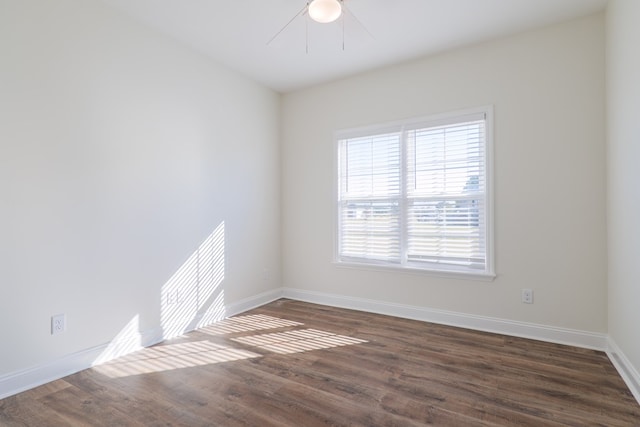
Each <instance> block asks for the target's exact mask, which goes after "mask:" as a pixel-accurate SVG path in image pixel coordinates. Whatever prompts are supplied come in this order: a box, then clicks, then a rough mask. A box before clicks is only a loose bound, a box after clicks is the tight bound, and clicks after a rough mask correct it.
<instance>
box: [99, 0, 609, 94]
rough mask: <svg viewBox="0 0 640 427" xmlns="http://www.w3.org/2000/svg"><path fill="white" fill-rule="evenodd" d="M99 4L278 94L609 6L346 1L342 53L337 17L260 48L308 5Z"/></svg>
mask: <svg viewBox="0 0 640 427" xmlns="http://www.w3.org/2000/svg"><path fill="white" fill-rule="evenodd" d="M103 1H104V2H105V3H107V4H110V5H112V6H114V7H116V8H118V9H120V10H122V11H124V12H125V13H126V14H128V15H130V16H132V17H134V18H136V19H138V20H140V21H143V22H144V23H146V24H148V25H150V26H152V27H155V28H157V29H159V30H160V31H162V32H164V33H166V34H169V35H171V36H173V37H175V38H176V39H179V40H181V41H182V42H184V43H187V44H189V45H191V46H193V47H194V48H195V49H197V50H199V51H201V52H204V53H206V54H207V55H209V56H211V57H212V58H214V59H216V60H217V61H218V62H220V63H222V64H225V65H226V66H228V67H230V68H232V69H234V70H236V71H238V72H240V73H242V74H244V75H246V76H248V77H250V78H252V79H254V80H256V81H258V82H260V83H262V84H264V85H266V86H268V87H270V88H273V89H274V90H277V91H279V92H288V91H292V90H295V89H299V88H302V87H307V86H310V85H313V84H317V83H321V82H326V81H330V80H334V79H338V78H340V77H344V76H348V75H352V74H356V73H359V72H363V71H366V70H370V69H373V68H378V67H381V66H385V65H389V64H394V63H398V62H402V61H406V60H409V59H413V58H418V57H421V56H425V55H428V54H433V53H436V52H441V51H443V50H446V49H451V48H453V47H457V46H463V45H467V44H472V43H477V42H480V41H484V40H488V39H491V38H495V37H499V36H504V35H508V34H513V33H517V32H521V31H525V30H528V29H532V28H535V27H541V26H545V25H549V24H553V23H557V22H562V21H566V20H569V19H572V18H576V17H579V16H585V15H588V14H591V13H595V12H597V11H600V10H603V9H604V7H605V6H606V2H607V0H344V4H345V5H346V7H347V8H348V9H349V10H350V11H351V12H352V14H346V15H345V18H344V44H345V46H344V50H343V49H342V23H341V22H342V21H341V20H339V21H336V22H334V23H331V24H318V23H316V22H313V21H310V20H309V21H307V20H308V18H307V17H306V16H299V17H298V18H296V19H295V20H294V21H293V22H292V23H291V25H289V26H288V27H287V28H286V29H285V30H284V31H283V32H282V33H281V34H280V35H279V36H278V37H276V39H275V40H273V42H272V43H270V44H267V42H268V41H269V39H271V38H272V37H273V36H274V35H275V34H276V33H277V32H278V31H279V30H280V29H281V28H282V27H284V26H285V24H286V23H287V22H288V21H289V20H290V19H291V18H292V17H294V16H295V15H296V14H297V13H298V12H299V11H300V10H301V9H303V8H304V7H305V5H306V1H307V0H226V1H224V0H103ZM354 16H355V17H356V18H357V19H354ZM307 24H308V27H307V28H308V37H305V34H306V33H307V32H306V30H305V27H306V26H307ZM369 33H370V34H369ZM307 41H308V53H307V52H306V50H307V49H306V46H307Z"/></svg>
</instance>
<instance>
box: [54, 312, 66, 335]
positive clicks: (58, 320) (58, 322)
mask: <svg viewBox="0 0 640 427" xmlns="http://www.w3.org/2000/svg"><path fill="white" fill-rule="evenodd" d="M66 330H67V318H66V316H65V315H64V314H56V315H55V316H51V335H58V334H61V333H63V332H64V331H66Z"/></svg>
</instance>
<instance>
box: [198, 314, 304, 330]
mask: <svg viewBox="0 0 640 427" xmlns="http://www.w3.org/2000/svg"><path fill="white" fill-rule="evenodd" d="M302 325H303V324H302V323H299V322H294V321H292V320H286V319H280V318H278V317H272V316H267V315H264V314H251V315H247V316H236V317H231V318H229V319H225V320H222V321H220V322H217V323H215V324H213V325H209V326H206V327H204V328H201V329H200V330H199V331H200V332H204V333H205V334H209V335H224V334H232V333H235V332H250V331H261V330H265V329H276V328H285V327H289V326H302Z"/></svg>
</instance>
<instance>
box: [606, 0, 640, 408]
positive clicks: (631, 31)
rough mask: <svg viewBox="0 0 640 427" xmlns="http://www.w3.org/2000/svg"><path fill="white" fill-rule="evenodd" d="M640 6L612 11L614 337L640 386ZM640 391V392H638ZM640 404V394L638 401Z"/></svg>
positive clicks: (615, 6) (621, 4)
mask: <svg viewBox="0 0 640 427" xmlns="http://www.w3.org/2000/svg"><path fill="white" fill-rule="evenodd" d="M639 22H640V2H638V1H637V0H614V1H610V2H609V5H608V7H607V129H608V135H607V136H608V141H607V143H608V145H607V178H608V181H607V197H608V210H607V222H608V233H609V246H608V248H609V335H610V338H611V340H612V341H613V342H614V343H615V344H616V345H617V346H618V347H619V349H620V350H621V351H622V352H623V354H624V355H625V356H626V359H627V361H628V363H629V364H630V365H631V366H630V367H631V369H635V377H636V381H638V383H637V385H636V387H639V386H640V376H639V374H638V373H640V333H639V332H638V331H639V329H638V325H640V262H639V260H640V168H639V166H638V162H639V160H640V120H639V119H638V114H639V113H640V80H639V76H640V51H639V50H638V41H640V27H638V23H639ZM636 391H637V392H640V388H637V389H636ZM636 397H637V398H638V399H640V394H639V395H637V396H636Z"/></svg>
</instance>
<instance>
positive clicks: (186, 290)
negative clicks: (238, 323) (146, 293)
mask: <svg viewBox="0 0 640 427" xmlns="http://www.w3.org/2000/svg"><path fill="white" fill-rule="evenodd" d="M224 245H225V240H224V221H223V222H221V223H220V224H219V225H218V227H216V229H215V230H214V231H213V232H212V233H211V234H210V235H209V236H208V237H207V238H206V239H205V240H204V242H202V244H201V245H200V246H199V247H198V249H196V251H195V252H194V253H193V254H191V256H190V257H189V258H188V259H187V261H185V263H184V264H183V265H182V266H181V267H180V268H179V269H178V271H176V272H175V274H174V275H173V276H172V277H171V278H170V279H169V280H168V281H167V283H165V284H164V286H162V289H161V292H160V298H161V299H160V301H161V326H162V338H163V339H168V338H172V337H175V336H177V335H181V334H183V333H185V332H187V331H190V330H192V329H195V328H197V327H201V326H204V325H207V324H210V323H212V322H215V321H217V320H221V319H223V318H224V317H225V308H224V289H223V288H222V286H221V284H222V282H223V280H224V263H225V253H224V252H225V246H224Z"/></svg>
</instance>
